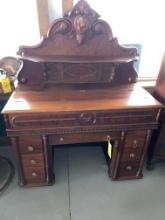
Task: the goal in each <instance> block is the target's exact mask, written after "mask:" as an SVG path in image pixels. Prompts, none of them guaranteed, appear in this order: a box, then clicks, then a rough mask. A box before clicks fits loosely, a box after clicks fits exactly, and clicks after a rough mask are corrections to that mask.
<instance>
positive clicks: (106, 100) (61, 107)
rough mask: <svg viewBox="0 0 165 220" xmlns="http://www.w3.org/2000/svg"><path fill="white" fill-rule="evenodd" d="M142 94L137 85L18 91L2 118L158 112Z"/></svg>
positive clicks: (150, 97) (146, 95)
mask: <svg viewBox="0 0 165 220" xmlns="http://www.w3.org/2000/svg"><path fill="white" fill-rule="evenodd" d="M161 107H162V105H161V104H160V103H159V102H158V101H156V100H155V99H154V98H153V97H152V96H151V95H150V94H149V93H148V92H147V91H146V90H144V89H143V88H141V87H140V86H139V85H137V84H128V85H122V86H118V87H114V88H110V89H97V90H95V89H90V90H89V89H88V90H82V89H76V88H72V89H70V90H68V89H48V90H44V91H19V90H16V91H15V92H13V94H12V95H11V97H10V99H9V101H8V102H7V104H6V106H5V108H4V109H3V114H13V113H18V114H19V113H28V114H29V113H55V112H69V111H90V110H95V111H99V110H122V109H143V108H144V109H147V108H152V109H153V108H161Z"/></svg>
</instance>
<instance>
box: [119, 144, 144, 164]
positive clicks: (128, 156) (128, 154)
mask: <svg viewBox="0 0 165 220" xmlns="http://www.w3.org/2000/svg"><path fill="white" fill-rule="evenodd" d="M142 152H143V148H142V147H137V148H125V149H124V151H123V155H122V159H121V161H140V159H141V156H142Z"/></svg>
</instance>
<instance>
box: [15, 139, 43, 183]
mask: <svg viewBox="0 0 165 220" xmlns="http://www.w3.org/2000/svg"><path fill="white" fill-rule="evenodd" d="M19 152H20V160H21V165H22V172H23V177H24V181H25V184H26V185H38V184H40V185H44V184H45V181H46V177H45V176H46V175H45V159H44V152H43V144H42V139H41V137H40V136H20V137H19Z"/></svg>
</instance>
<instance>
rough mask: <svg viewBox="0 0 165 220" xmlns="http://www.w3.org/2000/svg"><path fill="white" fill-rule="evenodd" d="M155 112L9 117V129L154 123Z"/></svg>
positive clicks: (92, 112) (71, 113)
mask: <svg viewBox="0 0 165 220" xmlns="http://www.w3.org/2000/svg"><path fill="white" fill-rule="evenodd" d="M156 113H157V111H156V110H155V111H151V110H144V111H142V110H141V111H140V110H137V111H133V110H132V111H131V110H127V111H125V110H122V111H84V112H76V113H75V112H68V113H54V114H53V113H49V114H41V113H40V114H31V115H10V116H9V120H10V126H11V128H28V127H30V128H45V127H49V128H58V127H74V126H89V125H90V126H96V125H111V126H112V125H114V126H116V125H117V124H120V125H123V124H139V123H151V122H153V123H154V122H156Z"/></svg>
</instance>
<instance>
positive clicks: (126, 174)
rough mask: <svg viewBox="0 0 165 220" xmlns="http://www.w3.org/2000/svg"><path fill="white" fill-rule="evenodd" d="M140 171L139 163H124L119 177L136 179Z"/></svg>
mask: <svg viewBox="0 0 165 220" xmlns="http://www.w3.org/2000/svg"><path fill="white" fill-rule="evenodd" d="M138 170H139V163H138V162H122V163H121V164H120V167H119V171H118V177H119V178H120V177H123V178H125V179H127V178H130V177H136V176H137V172H138Z"/></svg>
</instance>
